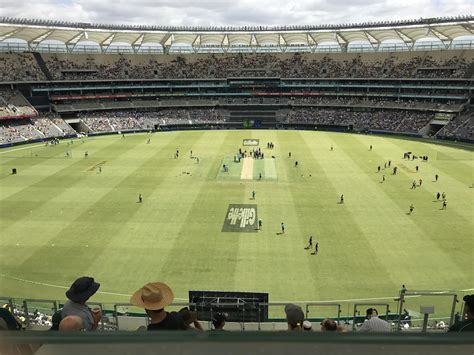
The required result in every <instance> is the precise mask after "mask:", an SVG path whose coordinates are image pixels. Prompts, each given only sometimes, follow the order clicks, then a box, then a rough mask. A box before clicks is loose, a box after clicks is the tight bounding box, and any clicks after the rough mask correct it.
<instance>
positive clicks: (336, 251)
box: [290, 132, 394, 299]
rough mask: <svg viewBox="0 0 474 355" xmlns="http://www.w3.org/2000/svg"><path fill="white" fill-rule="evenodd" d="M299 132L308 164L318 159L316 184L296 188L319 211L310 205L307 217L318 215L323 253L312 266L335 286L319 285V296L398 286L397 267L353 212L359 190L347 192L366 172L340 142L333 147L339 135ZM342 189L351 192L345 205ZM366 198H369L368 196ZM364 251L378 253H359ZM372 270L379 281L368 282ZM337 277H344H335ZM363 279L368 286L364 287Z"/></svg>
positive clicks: (321, 280)
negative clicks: (395, 279) (344, 153)
mask: <svg viewBox="0 0 474 355" xmlns="http://www.w3.org/2000/svg"><path fill="white" fill-rule="evenodd" d="M299 135H300V139H299V144H300V146H303V147H304V151H305V153H306V157H307V158H305V159H304V161H303V164H304V165H306V164H308V160H309V162H310V163H312V164H313V167H312V169H311V170H312V174H311V175H312V177H311V179H308V181H309V182H308V184H311V186H312V189H308V188H307V187H300V188H299V189H298V188H297V187H290V189H291V190H292V191H293V193H294V194H295V199H296V200H300V201H306V204H308V202H309V201H311V202H312V203H311V204H310V205H309V206H307V209H308V210H309V209H311V208H313V210H314V214H311V213H308V212H307V211H306V213H304V214H305V215H306V216H307V217H306V220H305V221H302V223H311V220H314V222H313V223H315V224H316V235H315V239H316V241H319V242H320V248H319V249H320V251H319V255H318V256H315V258H316V260H315V265H314V267H313V268H311V269H310V270H311V273H312V276H313V282H314V283H316V284H319V285H324V284H328V283H331V284H332V286H331V288H332V290H328V289H327V288H324V287H322V288H321V289H320V290H319V292H318V296H319V297H318V299H319V298H320V299H331V297H330V295H331V294H334V292H336V294H342V293H344V292H347V291H346V290H347V289H352V290H353V294H355V297H369V296H370V295H372V296H373V295H377V294H380V293H379V290H378V288H379V287H384V288H392V287H393V286H394V282H393V280H392V279H391V277H390V274H391V270H390V269H389V268H387V265H386V263H385V262H384V260H383V257H378V256H377V254H378V250H377V248H376V246H375V245H374V244H373V242H372V240H371V236H370V235H368V234H366V233H365V230H364V228H362V227H361V225H360V224H359V223H358V221H357V218H358V217H357V215H355V214H354V212H353V209H357V208H360V207H361V206H360V205H359V206H358V205H357V204H356V203H355V200H356V199H357V198H358V196H351V194H350V193H349V194H348V193H347V190H348V186H349V184H356V183H357V182H358V180H360V177H359V176H358V174H357V172H353V171H351V170H350V169H346V167H347V164H348V163H349V162H348V161H347V160H346V159H345V158H344V157H341V155H340V154H338V151H339V150H340V148H339V149H336V151H332V152H331V151H330V150H329V147H330V146H331V144H332V145H333V146H339V142H338V141H337V140H333V139H334V138H333V136H331V137H330V138H329V139H327V136H326V134H325V133H323V134H318V135H317V140H316V139H314V138H315V137H314V135H311V134H309V133H308V132H300V133H299ZM313 169H314V170H315V171H316V173H315V172H314V170H313ZM351 190H352V189H351ZM342 193H344V194H345V198H346V203H345V204H344V205H341V204H339V197H340V195H341V194H342ZM308 197H310V198H309V199H308ZM360 199H361V201H363V196H360ZM308 200H309V201H308ZM299 206H300V207H299V208H303V206H305V204H304V203H301V202H300V204H299ZM361 253H364V254H367V255H372V254H374V255H376V256H375V257H371V258H366V257H358V256H359V255H361ZM367 274H372V275H373V277H374V278H376V279H377V281H378V285H370V284H369V285H367V284H366V282H365V278H366V277H367ZM347 275H350V277H347ZM331 280H343V282H340V283H333V282H331ZM361 285H364V287H363V288H361Z"/></svg>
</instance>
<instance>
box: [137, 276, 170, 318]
mask: <svg viewBox="0 0 474 355" xmlns="http://www.w3.org/2000/svg"><path fill="white" fill-rule="evenodd" d="M173 297H174V296H173V291H171V289H170V288H169V286H168V285H165V284H164V283H161V282H152V283H147V284H146V285H145V286H143V287H142V288H140V289H139V290H138V291H137V292H135V293H134V294H133V295H132V297H131V298H130V303H131V304H133V305H134V306H137V307H140V308H143V309H145V310H146V311H147V313H148V314H150V313H157V312H161V311H163V309H164V308H165V307H166V306H169V305H170V304H171V302H173Z"/></svg>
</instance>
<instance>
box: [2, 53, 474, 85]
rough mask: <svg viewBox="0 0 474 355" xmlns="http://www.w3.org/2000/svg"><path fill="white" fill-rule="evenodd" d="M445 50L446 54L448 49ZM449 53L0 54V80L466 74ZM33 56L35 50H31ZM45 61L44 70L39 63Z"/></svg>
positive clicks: (464, 63) (465, 62) (460, 60)
mask: <svg viewBox="0 0 474 355" xmlns="http://www.w3.org/2000/svg"><path fill="white" fill-rule="evenodd" d="M450 54H451V53H450ZM456 54H457V53H453V54H452V55H450V56H448V58H445V57H442V56H440V57H439V58H435V57H433V56H431V55H416V54H414V55H412V56H406V55H405V56H403V57H401V56H400V57H398V56H397V55H388V54H385V53H378V54H377V55H378V57H376V58H375V59H374V58H371V57H369V56H367V57H366V55H365V54H362V55H359V54H353V55H350V56H347V55H346V56H345V55H340V57H338V56H337V55H332V56H328V55H320V54H318V55H311V54H300V53H294V54H291V55H279V54H268V53H253V54H242V53H239V54H206V55H195V56H193V57H191V58H189V59H188V57H184V56H175V57H170V58H168V57H164V58H160V59H158V58H156V57H154V56H147V55H116V56H112V55H107V54H94V55H74V54H51V55H43V56H44V63H43V59H38V62H37V59H35V57H34V56H33V54H29V53H28V54H27V53H23V54H3V55H0V81H10V80H45V79H47V77H48V76H51V77H52V78H53V79H54V80H86V79H153V78H160V79H172V78H181V79H186V78H227V77H282V78H336V77H337V78H350V77H354V78H462V77H464V76H465V75H466V74H469V73H470V70H469V69H470V67H471V66H472V61H470V60H469V59H468V58H466V57H464V56H459V57H458V56H457V55H456ZM37 56H38V55H37ZM40 63H41V64H42V65H45V66H46V69H45V71H44V72H42V70H41V65H40Z"/></svg>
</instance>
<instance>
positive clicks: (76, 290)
mask: <svg viewBox="0 0 474 355" xmlns="http://www.w3.org/2000/svg"><path fill="white" fill-rule="evenodd" d="M99 287H100V284H99V283H97V282H94V279H93V278H92V277H88V276H83V277H79V278H78V279H77V280H76V281H74V283H73V284H72V285H71V288H69V290H67V291H66V296H67V298H68V299H70V300H71V301H73V302H76V303H85V302H86V301H87V300H88V299H89V298H91V297H92V295H94V294H95V293H96V292H97V290H98V289H99Z"/></svg>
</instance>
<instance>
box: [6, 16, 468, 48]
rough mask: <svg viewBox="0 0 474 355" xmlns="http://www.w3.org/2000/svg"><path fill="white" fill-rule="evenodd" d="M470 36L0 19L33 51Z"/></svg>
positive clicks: (362, 26)
mask: <svg viewBox="0 0 474 355" xmlns="http://www.w3.org/2000/svg"><path fill="white" fill-rule="evenodd" d="M473 35H474V16H458V17H450V18H429V19H419V20H406V21H390V22H368V23H358V24H341V25H320V26H273V27H268V26H242V27H231V26H225V27H199V26H192V27H169V26H125V25H102V24H90V23H71V22H62V21H47V20H28V19H15V18H0V43H2V42H4V41H7V40H8V41H11V40H12V39H18V40H24V41H26V42H27V43H28V45H29V46H30V47H31V48H33V49H34V48H35V47H36V46H38V45H39V44H41V43H44V42H45V41H59V42H61V43H64V44H65V45H66V46H68V47H74V46H76V45H77V44H78V43H81V42H93V43H96V44H97V45H99V46H100V47H101V48H104V47H105V48H106V47H108V46H110V45H113V44H114V43H125V44H128V45H130V46H132V47H133V48H140V47H141V46H142V45H144V44H147V45H149V44H154V45H160V46H162V47H163V48H164V49H165V51H166V49H167V48H170V47H171V46H173V45H175V44H179V45H185V46H190V47H193V48H196V47H203V46H204V47H205V46H216V47H221V48H232V47H239V46H249V47H256V46H285V47H286V46H309V47H316V46H318V45H319V44H321V43H327V42H333V43H337V44H339V45H340V47H341V48H343V49H344V48H347V46H348V45H349V44H351V43H353V42H361V41H362V42H367V43H369V44H370V45H371V46H373V47H374V48H376V47H378V46H379V45H380V44H381V43H382V42H384V41H402V42H404V43H405V44H406V45H407V46H413V45H414V43H415V42H416V41H417V40H419V39H422V38H434V39H436V40H439V41H441V42H443V44H444V45H445V46H446V48H447V47H449V45H450V44H451V42H452V41H453V40H454V39H456V38H458V37H462V36H473Z"/></svg>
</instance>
